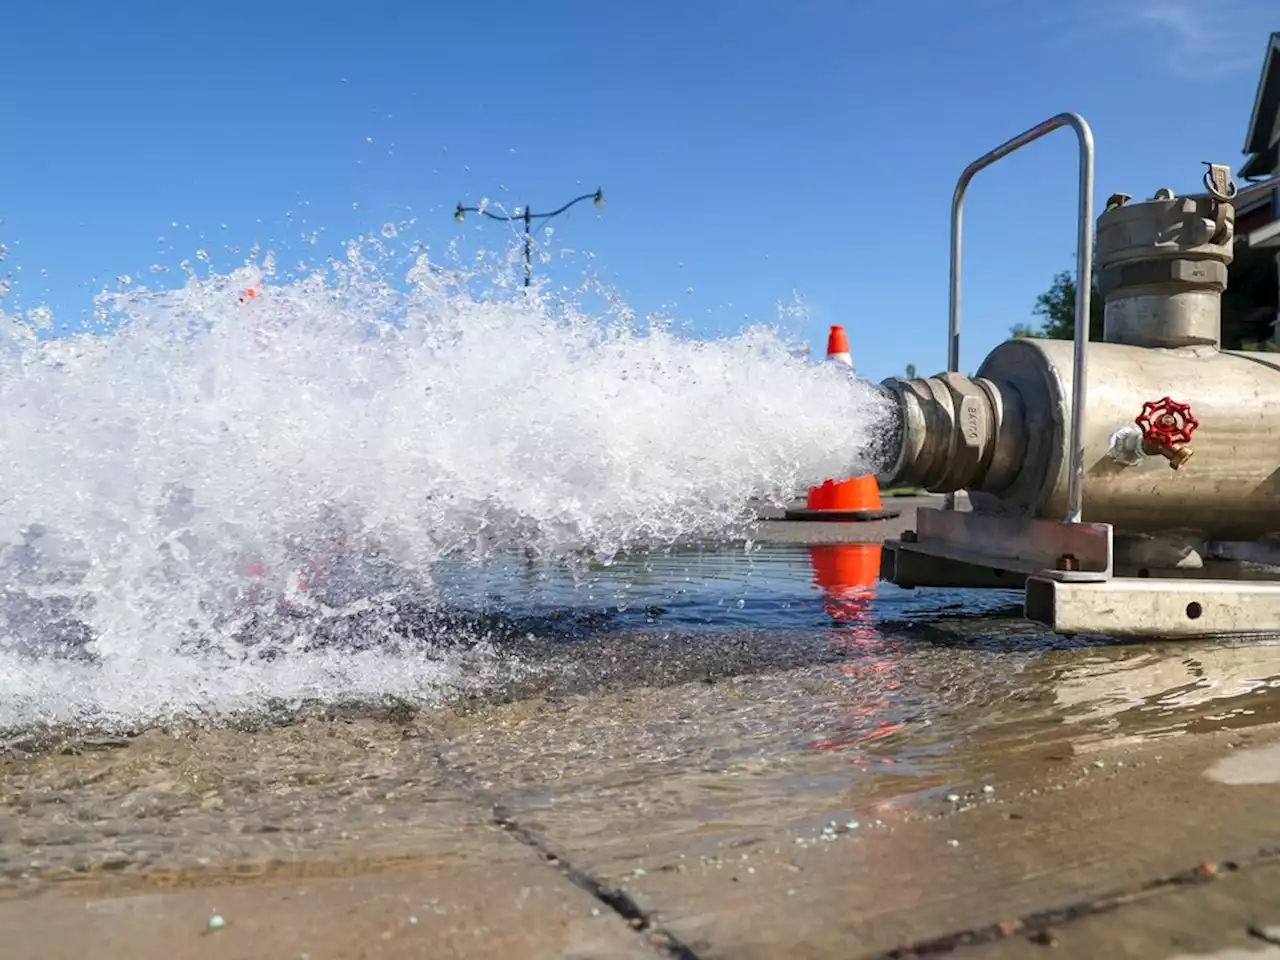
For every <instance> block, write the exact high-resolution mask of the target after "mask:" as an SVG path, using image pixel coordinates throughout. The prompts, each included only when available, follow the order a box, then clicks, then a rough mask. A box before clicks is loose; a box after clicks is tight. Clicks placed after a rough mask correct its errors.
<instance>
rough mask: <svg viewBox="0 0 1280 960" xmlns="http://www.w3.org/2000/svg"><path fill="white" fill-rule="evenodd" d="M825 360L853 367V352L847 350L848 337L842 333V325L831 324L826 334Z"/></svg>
mask: <svg viewBox="0 0 1280 960" xmlns="http://www.w3.org/2000/svg"><path fill="white" fill-rule="evenodd" d="M827 360H828V361H829V362H832V363H843V364H844V365H845V366H846V367H848V368H849V369H850V370H852V369H853V354H851V353H850V352H849V338H848V337H846V336H845V334H844V327H842V326H840V325H839V324H836V325H833V326H832V328H831V333H830V334H828V336H827Z"/></svg>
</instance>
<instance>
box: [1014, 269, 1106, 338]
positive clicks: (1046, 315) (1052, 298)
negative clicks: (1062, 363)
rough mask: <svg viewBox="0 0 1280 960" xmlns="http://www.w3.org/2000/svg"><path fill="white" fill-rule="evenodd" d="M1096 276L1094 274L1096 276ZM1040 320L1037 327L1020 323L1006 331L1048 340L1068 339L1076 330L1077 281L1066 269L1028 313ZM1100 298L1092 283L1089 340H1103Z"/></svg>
mask: <svg viewBox="0 0 1280 960" xmlns="http://www.w3.org/2000/svg"><path fill="white" fill-rule="evenodd" d="M1095 276H1096V274H1095ZM1031 312H1032V313H1034V314H1035V315H1036V316H1037V317H1040V318H1041V321H1040V325H1039V326H1038V327H1032V326H1031V325H1030V324H1026V323H1019V324H1017V325H1016V326H1014V327H1013V328H1012V329H1011V330H1010V331H1009V332H1010V333H1011V334H1013V336H1014V338H1015V339H1017V338H1022V337H1043V338H1045V339H1047V340H1070V339H1072V338H1073V337H1074V336H1075V328H1076V278H1075V277H1074V276H1073V275H1072V273H1071V272H1070V271H1069V270H1063V271H1062V272H1061V273H1059V274H1058V275H1057V276H1056V277H1054V278H1053V283H1052V284H1050V286H1049V289H1048V290H1046V291H1045V292H1044V293H1042V294H1040V296H1038V297H1036V305H1035V308H1034V309H1033V310H1032V311H1031ZM1102 313H1103V302H1102V297H1100V296H1099V295H1098V288H1097V285H1096V283H1095V285H1094V289H1093V296H1092V297H1090V298H1089V339H1090V340H1101V339H1102Z"/></svg>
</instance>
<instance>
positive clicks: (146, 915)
mask: <svg viewBox="0 0 1280 960" xmlns="http://www.w3.org/2000/svg"><path fill="white" fill-rule="evenodd" d="M458 839H459V840H460V841H462V842H465V839H466V838H465V837H459V838H458ZM513 845H514V844H513ZM213 917H220V918H221V920H222V921H223V923H224V925H222V926H220V927H219V928H217V929H211V927H210V921H211V919H212V918H213ZM0 942H3V943H4V945H5V946H4V948H3V951H2V952H3V955H4V957H5V960H83V958H85V957H94V958H97V960H173V958H182V960H188V958H190V960H201V958H206V957H207V958H209V960H262V958H268V957H272V958H277V957H278V958H287V960H294V958H304V957H305V958H307V960H355V958H370V960H371V958H375V957H377V958H385V960H398V958H409V957H413V958H422V957H431V958H432V960H435V958H443V957H468V958H471V957H477V958H478V957H485V958H488V957H492V958H494V960H510V958H514V957H520V958H530V960H605V958H611V960H612V958H617V960H653V957H654V956H655V953H654V951H653V948H652V947H651V945H650V944H649V943H648V942H647V941H646V939H645V937H644V935H643V934H641V933H639V932H637V931H635V930H632V929H631V928H630V927H628V926H627V924H626V923H625V922H624V921H623V920H622V919H621V918H620V917H618V916H617V915H616V914H614V913H612V912H611V911H609V910H607V909H603V910H602V909H601V908H600V905H599V904H598V903H597V902H596V901H595V900H594V899H593V898H592V897H590V896H589V895H588V894H586V893H584V892H583V891H582V890H579V889H578V888H577V887H575V886H573V885H572V884H570V883H569V882H568V881H567V880H565V879H564V878H563V877H561V876H560V875H559V874H557V873H556V872H555V871H553V870H549V869H547V868H546V867H545V866H543V865H542V864H541V863H536V862H534V861H533V858H532V857H531V856H529V855H528V852H527V851H526V857H525V858H524V860H523V861H522V862H519V863H508V864H504V865H494V864H480V865H470V866H467V865H461V866H460V865H453V866H451V867H449V868H448V869H444V868H442V867H441V865H435V866H433V867H431V868H427V867H424V866H423V865H418V866H416V867H414V868H412V869H405V868H401V869H395V870H387V871H381V872H373V873H362V874H360V875H357V876H352V877H349V878H344V879H326V880H294V881H290V882H283V881H276V882H269V883H252V884H243V883H242V884H236V885H228V886H212V887H210V886H200V887H195V888H191V889H182V890H162V891H154V890H145V891H140V892H135V893H130V894H124V895H116V896H107V897H96V896H89V897H86V896H75V895H72V894H70V893H69V892H67V891H61V892H54V893H48V894H45V895H43V896H39V897H36V898H34V899H29V900H19V901H9V902H5V903H0Z"/></svg>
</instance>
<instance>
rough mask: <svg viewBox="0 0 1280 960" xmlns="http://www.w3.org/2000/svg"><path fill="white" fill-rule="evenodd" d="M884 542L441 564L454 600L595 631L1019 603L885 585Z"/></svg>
mask: <svg viewBox="0 0 1280 960" xmlns="http://www.w3.org/2000/svg"><path fill="white" fill-rule="evenodd" d="M879 569H880V545H879V544H861V543H860V544H814V545H809V546H806V545H800V544H786V543H766V544H756V545H753V546H750V547H746V546H739V547H736V548H735V547H718V548H706V549H699V548H685V549H680V550H672V551H667V552H663V553H655V554H650V555H647V556H643V557H639V556H632V557H625V558H623V559H620V560H618V561H617V562H615V563H613V564H610V565H609V566H599V565H594V566H592V567H590V568H589V569H588V570H587V571H586V572H585V573H582V574H579V575H578V576H577V577H575V576H573V575H571V573H570V572H569V570H568V568H567V567H565V566H564V565H562V564H557V563H554V562H549V561H540V560H527V559H525V558H523V557H518V556H511V555H508V556H503V557H500V558H498V559H496V560H494V561H493V562H491V563H489V564H486V565H485V566H484V567H479V568H477V567H473V566H468V565H463V564H445V565H442V566H441V567H440V568H439V570H438V571H437V578H438V580H439V582H440V584H441V586H442V589H443V591H444V592H446V593H447V594H448V596H449V597H450V598H451V599H452V600H453V602H455V603H457V604H459V605H461V606H464V607H470V608H473V609H476V610H485V611H488V612H500V613H502V614H505V615H507V616H510V617H512V618H515V619H519V620H525V619H535V618H547V617H548V616H556V615H563V614H565V613H578V614H587V613H594V614H597V615H599V616H600V617H602V618H603V619H602V620H600V621H597V622H596V623H594V624H593V628H594V629H596V630H605V631H626V630H635V629H639V628H645V627H652V626H661V627H669V628H672V629H680V630H682V631H697V630H702V629H716V630H725V629H733V628H750V629H766V630H813V629H820V628H827V627H830V626H831V625H832V622H833V620H835V621H840V620H845V621H853V620H858V621H867V620H868V619H871V620H875V621H877V622H878V621H880V620H885V619H907V618H912V617H915V616H919V615H929V614H934V613H942V612H946V611H964V612H966V613H979V614H980V613H984V612H990V611H994V610H1002V609H1010V608H1011V607H1010V605H1011V603H1012V602H1013V601H1015V600H1016V599H1017V597H1018V596H1019V595H1018V594H1016V593H1010V592H1008V591H999V592H992V591H979V590H931V591H911V590H902V589H899V588H898V587H895V586H893V585H892V584H887V583H877V582H876V578H877V577H878V574H879Z"/></svg>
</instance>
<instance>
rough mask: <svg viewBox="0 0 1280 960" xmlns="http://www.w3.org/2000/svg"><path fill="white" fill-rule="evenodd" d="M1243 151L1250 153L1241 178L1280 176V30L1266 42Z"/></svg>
mask: <svg viewBox="0 0 1280 960" xmlns="http://www.w3.org/2000/svg"><path fill="white" fill-rule="evenodd" d="M1244 152H1245V153H1247V154H1250V157H1249V159H1248V160H1246V161H1245V163H1244V166H1242V167H1241V168H1240V177H1241V178H1243V179H1246V180H1248V179H1252V178H1254V177H1266V176H1270V175H1271V174H1276V173H1280V31H1276V32H1275V33H1273V34H1271V36H1270V37H1269V38H1268V39H1267V54H1266V57H1265V58H1264V59H1263V61H1262V75H1261V76H1260V77H1259V78H1258V92H1257V94H1256V95H1255V96H1254V99H1253V114H1252V116H1251V117H1250V118H1249V132H1248V133H1247V134H1246V135H1245V140H1244Z"/></svg>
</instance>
